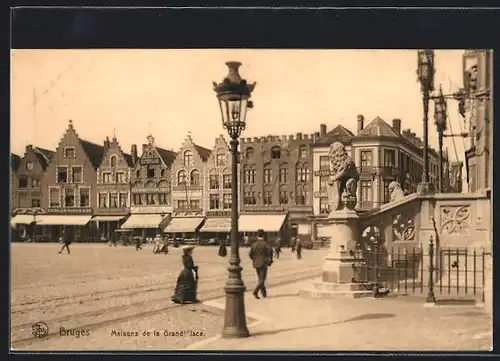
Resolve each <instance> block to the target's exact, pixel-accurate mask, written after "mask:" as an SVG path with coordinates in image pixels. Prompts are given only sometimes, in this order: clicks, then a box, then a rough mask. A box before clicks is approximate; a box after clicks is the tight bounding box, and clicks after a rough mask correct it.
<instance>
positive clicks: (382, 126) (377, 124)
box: [356, 117, 400, 138]
mask: <svg viewBox="0 0 500 361" xmlns="http://www.w3.org/2000/svg"><path fill="white" fill-rule="evenodd" d="M356 137H357V138H358V137H389V138H400V135H399V134H398V133H397V132H396V131H395V130H394V129H393V128H392V127H391V126H390V125H389V124H387V123H386V122H385V121H384V120H383V119H382V118H379V117H376V118H375V119H373V120H372V121H371V122H370V123H369V124H368V125H367V126H366V127H364V128H363V129H362V130H361V131H360V132H359V133H358V134H357V135H356Z"/></svg>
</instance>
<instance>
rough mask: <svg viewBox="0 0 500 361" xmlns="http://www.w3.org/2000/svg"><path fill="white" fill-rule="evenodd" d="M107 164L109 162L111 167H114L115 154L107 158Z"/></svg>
mask: <svg viewBox="0 0 500 361" xmlns="http://www.w3.org/2000/svg"><path fill="white" fill-rule="evenodd" d="M109 164H111V166H112V167H116V156H114V155H113V156H111V158H110V159H109Z"/></svg>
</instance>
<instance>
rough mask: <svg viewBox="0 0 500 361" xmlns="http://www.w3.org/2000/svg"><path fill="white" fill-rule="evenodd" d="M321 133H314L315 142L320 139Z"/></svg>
mask: <svg viewBox="0 0 500 361" xmlns="http://www.w3.org/2000/svg"><path fill="white" fill-rule="evenodd" d="M319 135H320V132H316V133H314V141H316V140H318V139H319Z"/></svg>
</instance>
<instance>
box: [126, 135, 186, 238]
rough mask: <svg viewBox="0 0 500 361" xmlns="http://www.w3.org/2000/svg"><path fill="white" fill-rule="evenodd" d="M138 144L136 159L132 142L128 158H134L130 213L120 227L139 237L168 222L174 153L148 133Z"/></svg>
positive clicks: (160, 228)
mask: <svg viewBox="0 0 500 361" xmlns="http://www.w3.org/2000/svg"><path fill="white" fill-rule="evenodd" d="M147 139H148V142H147V144H143V145H142V154H141V157H140V158H139V159H137V147H136V146H135V145H133V146H132V149H131V156H132V160H134V159H137V161H136V162H135V164H134V166H133V168H132V171H131V174H130V183H131V204H130V217H129V218H128V219H127V220H126V221H125V223H124V224H123V225H122V227H121V228H123V229H130V230H135V232H136V233H140V234H141V235H142V236H143V237H154V236H155V235H156V234H157V233H158V232H160V231H161V230H162V229H163V228H164V227H165V225H166V224H167V223H168V221H169V219H170V217H171V214H172V197H171V190H172V187H171V181H172V180H171V179H172V175H171V166H172V163H173V161H174V159H175V156H176V153H175V152H173V151H172V150H167V149H163V148H160V147H158V146H157V145H156V144H155V139H154V137H153V136H152V135H149V136H148V138H147Z"/></svg>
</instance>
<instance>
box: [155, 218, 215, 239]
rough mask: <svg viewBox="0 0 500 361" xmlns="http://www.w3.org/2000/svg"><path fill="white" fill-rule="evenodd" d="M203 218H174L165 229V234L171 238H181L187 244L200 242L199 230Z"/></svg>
mask: <svg viewBox="0 0 500 361" xmlns="http://www.w3.org/2000/svg"><path fill="white" fill-rule="evenodd" d="M204 220H205V219H204V218H203V217H174V218H172V220H171V221H170V223H169V224H168V225H167V227H165V229H164V233H165V234H166V235H168V236H169V237H170V238H181V239H184V240H185V241H187V242H190V241H193V242H196V241H197V240H199V233H198V231H199V229H200V226H201V225H202V223H203V221H204Z"/></svg>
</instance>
